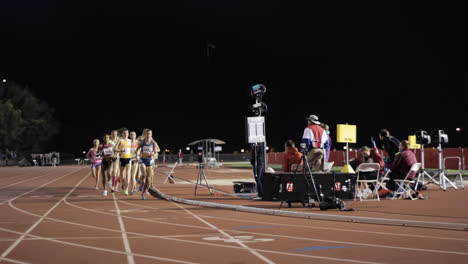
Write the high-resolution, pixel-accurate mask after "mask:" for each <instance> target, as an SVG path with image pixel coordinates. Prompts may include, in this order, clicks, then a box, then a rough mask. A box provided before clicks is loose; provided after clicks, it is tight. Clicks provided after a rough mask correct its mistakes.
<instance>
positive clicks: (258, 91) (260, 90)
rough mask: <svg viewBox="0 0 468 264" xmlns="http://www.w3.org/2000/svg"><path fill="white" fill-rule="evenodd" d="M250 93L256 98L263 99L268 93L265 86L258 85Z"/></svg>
mask: <svg viewBox="0 0 468 264" xmlns="http://www.w3.org/2000/svg"><path fill="white" fill-rule="evenodd" d="M250 92H251V93H252V96H253V97H255V98H262V97H263V95H264V94H265V93H266V87H265V85H263V84H256V85H254V86H252V88H251V90H250Z"/></svg>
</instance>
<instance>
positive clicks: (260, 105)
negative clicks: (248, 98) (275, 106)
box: [250, 84, 268, 116]
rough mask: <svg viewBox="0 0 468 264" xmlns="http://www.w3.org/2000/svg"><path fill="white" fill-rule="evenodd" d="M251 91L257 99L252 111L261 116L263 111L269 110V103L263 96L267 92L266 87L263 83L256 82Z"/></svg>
mask: <svg viewBox="0 0 468 264" xmlns="http://www.w3.org/2000/svg"><path fill="white" fill-rule="evenodd" d="M250 93H251V94H252V97H253V98H254V99H255V104H253V105H252V112H253V113H254V114H255V115H256V116H261V115H262V113H265V112H266V111H267V109H268V108H267V105H266V104H265V103H264V102H263V96H264V95H265V93H266V87H265V85H263V84H256V85H254V86H252V87H251V89H250Z"/></svg>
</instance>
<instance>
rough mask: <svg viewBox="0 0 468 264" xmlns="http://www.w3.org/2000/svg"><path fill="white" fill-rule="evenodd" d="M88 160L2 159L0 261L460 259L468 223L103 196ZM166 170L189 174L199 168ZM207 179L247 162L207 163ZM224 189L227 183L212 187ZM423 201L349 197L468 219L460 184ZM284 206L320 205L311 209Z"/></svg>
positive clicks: (376, 208)
mask: <svg viewBox="0 0 468 264" xmlns="http://www.w3.org/2000/svg"><path fill="white" fill-rule="evenodd" d="M156 171H157V172H161V173H157V174H156V176H155V180H156V187H157V188H159V189H160V190H161V191H163V192H164V193H166V194H168V195H172V196H177V197H183V198H195V199H198V200H203V201H211V202H220V203H229V204H242V205H248V206H261V207H264V208H274V209H277V208H278V206H279V203H278V202H262V201H259V202H254V201H250V200H242V199H238V198H235V197H232V196H226V195H224V194H222V193H219V192H217V195H216V196H210V195H209V194H208V192H207V190H206V189H204V188H201V189H199V195H198V196H197V197H194V196H193V190H194V186H193V185H192V184H182V181H180V180H178V183H177V184H162V182H163V181H164V179H165V176H163V173H164V172H167V171H168V168H157V169H156ZM89 172H90V169H89V167H87V166H86V167H83V166H81V167H79V166H61V167H56V168H51V167H41V168H38V167H34V168H32V167H29V168H0V210H1V212H2V213H1V215H0V254H1V257H0V262H2V263H68V264H72V263H113V264H117V263H130V264H132V263H349V262H351V263H395V262H396V263H468V232H467V231H457V230H446V229H434V228H415V227H400V226H388V225H374V224H358V223H346V222H334V221H317V220H310V219H299V218H288V217H278V216H269V215H260V214H253V213H242V212H237V211H229V210H222V209H211V208H203V207H196V206H188V205H184V204H176V203H174V202H168V201H165V200H160V199H156V198H153V197H151V198H149V199H147V200H144V201H143V200H140V196H139V195H133V196H124V195H123V194H122V192H119V193H117V194H115V195H112V194H111V193H109V196H107V197H102V196H101V192H102V190H97V191H96V190H94V189H93V186H94V180H93V179H92V178H91V176H90V174H89ZM174 176H176V177H178V178H183V179H186V180H191V181H194V180H195V179H196V177H197V170H195V169H193V168H178V169H176V171H175V174H174ZM207 177H208V179H209V180H213V179H219V178H229V179H233V178H249V177H251V176H250V171H249V170H245V171H242V170H226V169H221V170H207ZM214 187H216V188H220V189H224V190H226V191H228V192H231V191H232V186H227V187H226V186H225V187H222V186H214ZM426 195H428V196H429V197H430V199H428V200H419V201H410V200H395V201H389V200H385V201H381V202H362V203H361V202H354V203H352V204H348V207H349V206H352V207H354V208H356V211H355V212H337V211H326V212H323V213H326V214H343V215H355V216H368V217H379V218H396V219H411V220H421V221H438V222H450V223H465V224H468V210H467V209H468V207H467V205H466V202H465V201H466V200H467V198H468V194H467V192H466V191H463V190H459V191H455V190H453V189H449V190H448V191H447V192H443V191H440V190H438V189H433V190H429V191H427V192H426ZM288 210H297V211H307V212H315V213H320V211H318V209H304V208H299V206H298V207H297V208H292V209H288Z"/></svg>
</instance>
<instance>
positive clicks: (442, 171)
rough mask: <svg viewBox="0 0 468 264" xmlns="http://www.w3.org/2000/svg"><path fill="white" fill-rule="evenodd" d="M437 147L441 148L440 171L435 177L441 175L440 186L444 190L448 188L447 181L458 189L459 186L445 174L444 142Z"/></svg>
mask: <svg viewBox="0 0 468 264" xmlns="http://www.w3.org/2000/svg"><path fill="white" fill-rule="evenodd" d="M437 149H438V150H439V171H438V172H437V173H436V174H434V176H433V177H434V178H435V177H439V186H440V188H441V189H442V190H444V191H446V190H447V182H448V183H449V184H450V185H452V187H453V188H455V190H458V188H457V186H456V185H455V184H454V183H453V182H451V181H450V180H449V179H448V178H447V176H446V175H445V169H444V165H443V158H442V144H440V143H439V146H438V147H437Z"/></svg>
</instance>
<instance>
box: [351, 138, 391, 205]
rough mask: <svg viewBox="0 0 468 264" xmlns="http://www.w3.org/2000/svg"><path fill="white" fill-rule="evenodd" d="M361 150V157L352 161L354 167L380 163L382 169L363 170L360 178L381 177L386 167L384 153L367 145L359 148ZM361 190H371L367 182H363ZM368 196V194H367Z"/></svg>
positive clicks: (371, 178) (372, 178)
mask: <svg viewBox="0 0 468 264" xmlns="http://www.w3.org/2000/svg"><path fill="white" fill-rule="evenodd" d="M359 152H360V153H361V155H360V156H359V158H357V159H354V160H352V161H351V162H350V164H351V166H353V169H354V170H356V169H357V167H358V166H359V165H360V164H362V163H378V164H379V165H380V170H379V171H378V172H376V171H368V172H366V171H361V172H360V173H359V179H360V180H375V179H376V178H377V177H380V176H382V175H383V174H384V172H385V170H384V169H385V168H384V160H383V157H382V155H380V153H379V152H378V151H377V150H376V149H370V148H369V147H367V146H363V147H361V148H360V149H359ZM359 188H360V189H361V190H369V186H368V184H367V182H363V183H361V186H359ZM365 196H367V194H365Z"/></svg>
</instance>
